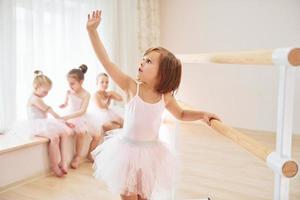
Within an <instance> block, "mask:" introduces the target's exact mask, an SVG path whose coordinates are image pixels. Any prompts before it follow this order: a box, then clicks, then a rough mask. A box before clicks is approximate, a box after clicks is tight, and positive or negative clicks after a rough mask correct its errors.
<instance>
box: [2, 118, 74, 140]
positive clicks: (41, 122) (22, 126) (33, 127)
mask: <svg viewBox="0 0 300 200" xmlns="http://www.w3.org/2000/svg"><path fill="white" fill-rule="evenodd" d="M62 133H67V134H72V133H73V131H72V129H70V128H69V127H68V126H67V125H66V124H65V123H64V122H63V121H59V120H57V119H51V118H50V119H48V118H47V119H28V120H24V121H20V122H16V123H15V124H14V126H13V127H12V129H10V130H9V131H8V133H7V134H9V135H10V136H12V137H16V138H18V139H21V140H28V139H30V138H32V137H33V136H37V135H38V136H44V137H51V136H53V135H58V134H62Z"/></svg>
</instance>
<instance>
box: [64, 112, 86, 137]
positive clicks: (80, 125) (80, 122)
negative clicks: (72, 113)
mask: <svg viewBox="0 0 300 200" xmlns="http://www.w3.org/2000/svg"><path fill="white" fill-rule="evenodd" d="M68 122H70V123H72V124H74V125H75V127H74V128H72V129H73V131H74V133H75V134H78V133H85V134H87V133H90V132H91V123H90V122H89V118H88V117H87V115H83V116H81V117H77V118H74V119H70V120H68Z"/></svg>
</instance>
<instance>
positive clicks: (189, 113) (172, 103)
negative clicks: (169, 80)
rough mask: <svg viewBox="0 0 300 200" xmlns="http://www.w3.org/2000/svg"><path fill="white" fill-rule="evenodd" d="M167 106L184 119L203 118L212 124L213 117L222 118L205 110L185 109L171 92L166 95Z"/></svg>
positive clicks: (175, 115)
mask: <svg viewBox="0 0 300 200" xmlns="http://www.w3.org/2000/svg"><path fill="white" fill-rule="evenodd" d="M164 99H165V103H166V108H167V110H168V111H169V112H170V113H172V115H173V116H174V117H175V118H177V119H179V120H182V121H195V120H203V121H204V122H205V123H206V124H208V125H209V126H210V121H211V120H212V119H216V120H219V121H221V120H220V118H219V117H218V116H217V115H215V114H212V113H208V112H204V111H196V110H185V109H182V108H181V107H180V106H179V105H178V103H177V101H176V99H175V98H174V96H173V95H172V94H171V93H168V94H165V95H164Z"/></svg>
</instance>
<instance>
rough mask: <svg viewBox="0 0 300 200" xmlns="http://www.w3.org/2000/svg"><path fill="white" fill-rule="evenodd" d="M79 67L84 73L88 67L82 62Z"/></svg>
mask: <svg viewBox="0 0 300 200" xmlns="http://www.w3.org/2000/svg"><path fill="white" fill-rule="evenodd" d="M79 69H80V70H81V71H82V73H84V74H85V73H86V72H87V70H88V67H87V66H86V65H85V64H82V65H80V66H79Z"/></svg>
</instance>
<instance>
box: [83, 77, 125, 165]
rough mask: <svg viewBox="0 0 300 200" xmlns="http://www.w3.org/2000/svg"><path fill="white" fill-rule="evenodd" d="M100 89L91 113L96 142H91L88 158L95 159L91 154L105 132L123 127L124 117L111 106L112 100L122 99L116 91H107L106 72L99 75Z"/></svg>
mask: <svg viewBox="0 0 300 200" xmlns="http://www.w3.org/2000/svg"><path fill="white" fill-rule="evenodd" d="M96 81H97V88H98V91H97V92H96V93H95V94H94V96H93V98H92V100H93V101H92V104H91V112H90V113H89V119H90V124H91V126H92V129H93V133H94V134H92V137H93V140H92V141H94V142H92V143H91V145H90V149H89V154H88V159H89V160H90V161H93V157H92V155H91V154H90V153H91V152H92V151H93V150H94V149H95V148H96V146H97V145H98V144H99V143H102V141H103V136H104V133H105V132H107V131H109V130H113V129H117V128H122V126H123V119H122V117H121V116H119V115H118V114H117V113H116V112H115V111H114V110H113V109H111V108H110V103H111V101H112V100H115V101H122V100H123V99H122V97H121V95H119V94H118V93H116V92H114V91H106V90H107V89H108V85H109V77H108V75H107V74H106V73H101V74H99V75H98V76H97V80H96Z"/></svg>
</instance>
